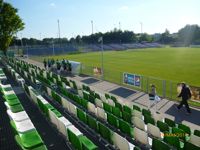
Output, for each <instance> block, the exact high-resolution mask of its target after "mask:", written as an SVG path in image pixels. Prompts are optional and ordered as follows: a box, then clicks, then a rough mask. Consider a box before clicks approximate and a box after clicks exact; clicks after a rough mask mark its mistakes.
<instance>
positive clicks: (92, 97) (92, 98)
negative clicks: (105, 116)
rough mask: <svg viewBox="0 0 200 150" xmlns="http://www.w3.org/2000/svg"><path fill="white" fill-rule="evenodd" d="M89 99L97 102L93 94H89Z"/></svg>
mask: <svg viewBox="0 0 200 150" xmlns="http://www.w3.org/2000/svg"><path fill="white" fill-rule="evenodd" d="M89 101H90V102H91V103H93V104H94V103H95V97H94V96H93V95H89Z"/></svg>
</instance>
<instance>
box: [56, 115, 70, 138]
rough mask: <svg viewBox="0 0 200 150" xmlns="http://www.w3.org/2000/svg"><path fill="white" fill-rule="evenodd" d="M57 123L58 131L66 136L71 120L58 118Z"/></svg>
mask: <svg viewBox="0 0 200 150" xmlns="http://www.w3.org/2000/svg"><path fill="white" fill-rule="evenodd" d="M58 124H59V131H60V132H61V133H62V134H63V135H64V136H65V137H67V128H68V126H70V125H71V122H70V121H69V120H67V119H66V118H65V117H60V118H58Z"/></svg>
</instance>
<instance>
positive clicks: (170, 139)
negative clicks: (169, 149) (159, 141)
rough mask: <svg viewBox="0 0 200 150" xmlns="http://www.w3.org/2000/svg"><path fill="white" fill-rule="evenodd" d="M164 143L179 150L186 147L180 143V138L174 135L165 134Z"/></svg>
mask: <svg viewBox="0 0 200 150" xmlns="http://www.w3.org/2000/svg"><path fill="white" fill-rule="evenodd" d="M163 141H164V142H166V143H168V144H170V145H171V146H173V147H175V148H177V149H178V150H181V149H183V147H184V143H182V142H180V141H179V138H178V137H177V136H176V135H174V134H173V133H169V132H165V134H164V139H163Z"/></svg>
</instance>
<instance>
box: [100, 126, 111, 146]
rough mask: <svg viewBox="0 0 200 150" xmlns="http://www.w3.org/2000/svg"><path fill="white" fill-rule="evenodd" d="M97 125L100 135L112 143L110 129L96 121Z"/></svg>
mask: <svg viewBox="0 0 200 150" xmlns="http://www.w3.org/2000/svg"><path fill="white" fill-rule="evenodd" d="M98 126H99V133H100V135H101V136H102V137H103V138H104V139H106V140H107V141H108V142H109V143H112V131H111V130H110V129H109V128H107V127H106V126H105V125H103V124H102V123H100V122H99V123H98Z"/></svg>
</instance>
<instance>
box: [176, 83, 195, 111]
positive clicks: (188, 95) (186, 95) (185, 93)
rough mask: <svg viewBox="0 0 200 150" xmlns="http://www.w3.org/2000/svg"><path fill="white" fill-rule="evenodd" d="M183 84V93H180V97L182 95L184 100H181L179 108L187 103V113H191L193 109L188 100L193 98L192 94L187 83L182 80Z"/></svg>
mask: <svg viewBox="0 0 200 150" xmlns="http://www.w3.org/2000/svg"><path fill="white" fill-rule="evenodd" d="M181 86H182V89H181V93H180V94H179V95H178V97H181V98H182V101H181V102H180V104H179V106H177V108H178V109H181V107H182V106H183V105H185V107H186V109H187V114H191V110H190V107H189V105H188V102H187V101H188V100H189V99H190V98H191V96H192V94H191V92H190V89H189V87H188V86H187V85H186V83H184V82H182V83H181Z"/></svg>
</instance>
